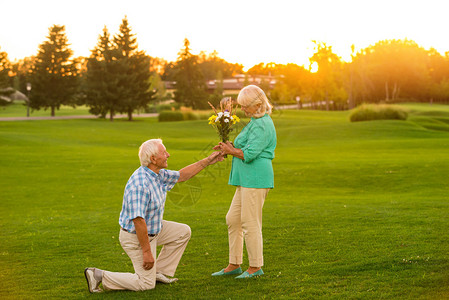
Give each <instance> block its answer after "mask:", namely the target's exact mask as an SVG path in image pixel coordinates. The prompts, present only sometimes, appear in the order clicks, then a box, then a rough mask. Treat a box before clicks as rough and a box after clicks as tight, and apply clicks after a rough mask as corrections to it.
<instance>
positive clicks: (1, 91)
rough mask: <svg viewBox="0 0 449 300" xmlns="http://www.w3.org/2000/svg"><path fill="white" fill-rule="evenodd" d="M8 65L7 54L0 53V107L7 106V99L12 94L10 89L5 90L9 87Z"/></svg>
mask: <svg viewBox="0 0 449 300" xmlns="http://www.w3.org/2000/svg"><path fill="white" fill-rule="evenodd" d="M10 69H11V67H10V63H9V60H8V54H7V53H6V52H2V51H0V105H2V106H3V105H7V104H9V103H10V101H7V97H8V96H9V95H10V94H12V92H14V90H12V89H7V88H8V87H10V86H11V84H10V78H9V71H10Z"/></svg>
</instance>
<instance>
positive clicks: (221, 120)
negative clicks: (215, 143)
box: [208, 97, 240, 143]
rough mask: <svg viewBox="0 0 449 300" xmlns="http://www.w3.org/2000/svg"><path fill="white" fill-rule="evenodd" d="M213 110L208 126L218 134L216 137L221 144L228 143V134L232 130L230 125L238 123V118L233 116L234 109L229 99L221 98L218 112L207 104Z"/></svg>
mask: <svg viewBox="0 0 449 300" xmlns="http://www.w3.org/2000/svg"><path fill="white" fill-rule="evenodd" d="M208 103H209V105H210V106H211V107H212V109H213V110H214V112H215V114H213V115H212V116H210V118H209V124H210V125H212V126H213V127H214V128H215V129H216V130H217V132H218V136H219V137H220V140H221V141H222V142H223V143H226V142H227V141H229V134H230V133H231V131H232V130H233V128H232V125H235V123H237V122H240V118H239V117H237V116H236V115H233V114H232V113H233V111H234V107H233V106H232V100H231V98H229V97H228V98H223V99H222V100H221V101H220V111H218V112H217V109H216V108H215V107H214V106H213V105H212V104H211V103H210V102H208Z"/></svg>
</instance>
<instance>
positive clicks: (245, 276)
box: [235, 269, 263, 279]
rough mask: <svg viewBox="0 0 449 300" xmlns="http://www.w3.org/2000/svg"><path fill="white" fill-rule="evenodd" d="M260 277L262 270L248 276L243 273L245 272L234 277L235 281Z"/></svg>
mask: <svg viewBox="0 0 449 300" xmlns="http://www.w3.org/2000/svg"><path fill="white" fill-rule="evenodd" d="M261 275H263V271H262V269H260V270H258V271H256V272H254V273H253V274H249V273H248V271H245V272H243V274H242V275H239V276H237V277H235V279H244V278H252V277H256V276H261Z"/></svg>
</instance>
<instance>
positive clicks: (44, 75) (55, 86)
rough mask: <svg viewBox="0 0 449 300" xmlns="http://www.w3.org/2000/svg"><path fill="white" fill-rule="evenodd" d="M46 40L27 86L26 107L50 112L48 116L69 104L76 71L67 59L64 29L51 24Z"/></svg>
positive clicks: (67, 49)
mask: <svg viewBox="0 0 449 300" xmlns="http://www.w3.org/2000/svg"><path fill="white" fill-rule="evenodd" d="M47 38H48V40H47V41H45V42H44V43H43V44H41V45H40V46H39V53H38V55H37V57H36V61H35V65H34V69H33V72H32V74H31V83H32V86H33V90H32V93H31V95H30V96H31V97H30V106H31V107H32V108H33V109H40V108H44V109H48V108H50V109H51V116H54V115H55V110H56V109H59V108H60V106H61V105H70V104H72V103H73V100H74V97H75V95H76V92H77V88H78V78H77V73H78V71H77V69H76V65H75V63H73V61H71V60H70V58H71V56H72V53H73V51H72V50H71V49H70V48H69V44H68V41H67V37H66V35H65V26H59V25H53V27H51V28H50V30H49V36H48V37H47Z"/></svg>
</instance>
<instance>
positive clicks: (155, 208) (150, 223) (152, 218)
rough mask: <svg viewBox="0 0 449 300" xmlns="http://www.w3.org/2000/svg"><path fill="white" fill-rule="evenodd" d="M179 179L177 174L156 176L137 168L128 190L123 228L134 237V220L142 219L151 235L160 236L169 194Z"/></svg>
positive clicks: (126, 189)
mask: <svg viewBox="0 0 449 300" xmlns="http://www.w3.org/2000/svg"><path fill="white" fill-rule="evenodd" d="M178 179H179V172H178V171H171V170H165V169H162V170H160V171H159V174H156V173H155V172H153V171H151V170H150V169H148V168H147V167H145V166H141V167H140V168H138V169H137V170H136V171H135V172H134V173H133V174H132V175H131V177H130V178H129V180H128V183H127V184H126V187H125V193H124V195H123V205H122V211H121V212H120V219H119V224H120V226H121V227H122V228H123V229H125V230H127V231H128V232H132V233H135V232H136V228H135V227H134V222H133V219H135V218H137V217H141V218H143V219H144V220H145V222H146V224H147V229H148V234H157V233H159V232H160V231H161V229H162V217H163V215H164V208H165V200H166V197H167V192H168V191H169V190H171V189H172V188H173V186H174V185H175V184H176V182H178Z"/></svg>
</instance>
